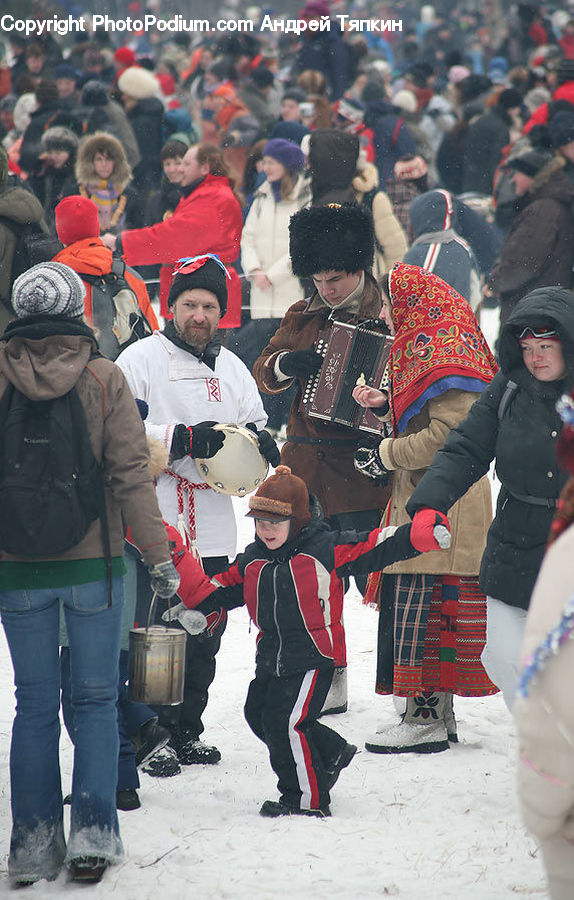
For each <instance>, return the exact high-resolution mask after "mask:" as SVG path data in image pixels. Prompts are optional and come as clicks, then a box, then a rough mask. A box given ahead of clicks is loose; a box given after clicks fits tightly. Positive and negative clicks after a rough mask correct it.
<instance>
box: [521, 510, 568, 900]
mask: <svg viewBox="0 0 574 900" xmlns="http://www.w3.org/2000/svg"><path fill="white" fill-rule="evenodd" d="M573 556H574V526H570V528H568V529H567V530H566V531H565V532H564V534H562V535H561V537H560V538H558V540H557V541H556V543H555V544H553V546H552V547H550V549H549V551H548V553H547V554H546V556H545V558H544V562H543V564H542V568H541V569H540V573H539V575H538V580H537V581H536V585H535V588H534V592H533V594H532V600H531V602H530V608H529V611H528V617H527V619H526V628H525V633H524V642H523V645H522V660H523V661H524V660H526V659H528V658H529V657H530V656H531V654H532V653H533V651H534V650H535V649H536V648H537V647H538V646H539V645H540V644H542V643H543V641H544V640H545V639H546V637H547V635H548V634H549V632H550V631H551V630H552V629H553V628H554V627H555V626H556V625H557V624H558V623H559V621H560V618H561V615H562V612H563V609H564V607H565V605H566V603H567V602H568V601H569V600H570V599H571V597H572V595H573V593H574V568H573V566H572V558H573ZM573 675H574V641H573V640H572V639H570V640H567V641H565V642H564V643H563V644H562V646H561V647H560V649H559V650H558V652H557V653H552V654H551V656H550V658H549V659H548V660H547V661H546V663H545V665H544V667H543V668H542V670H541V671H540V672H539V673H538V674H537V675H535V676H534V678H533V679H532V680H531V681H530V684H529V691H528V695H527V696H526V697H520V696H519V697H517V699H516V702H515V704H514V707H513V710H512V711H513V714H514V718H515V720H516V725H517V728H518V738H519V748H520V760H519V764H518V793H519V798H520V803H521V807H522V815H523V817H524V821H525V823H526V826H527V828H528V829H529V830H530V831H531V832H532V833H533V834H534V835H536V837H537V838H538V839H539V840H540V841H541V846H542V851H543V856H544V863H545V865H546V870H547V873H548V879H549V883H550V888H551V896H552V897H553V898H554V900H557V898H559V900H571V898H572V897H574V703H573V702H572V690H571V685H572V678H573Z"/></svg>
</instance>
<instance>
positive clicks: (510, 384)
mask: <svg viewBox="0 0 574 900" xmlns="http://www.w3.org/2000/svg"><path fill="white" fill-rule="evenodd" d="M517 389H518V385H517V384H516V382H515V381H512V380H511V379H510V378H509V379H508V381H507V382H506V387H505V389H504V393H503V394H502V397H501V398H500V403H499V404H498V421H499V422H501V421H502V417H503V416H504V413H505V412H506V410H507V408H508V404H509V403H510V401H511V400H512V397H513V396H514V394H515V392H516V390H517Z"/></svg>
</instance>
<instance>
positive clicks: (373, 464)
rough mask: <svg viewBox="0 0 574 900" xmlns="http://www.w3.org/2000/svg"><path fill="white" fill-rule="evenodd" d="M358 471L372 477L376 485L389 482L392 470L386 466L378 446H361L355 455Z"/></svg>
mask: <svg viewBox="0 0 574 900" xmlns="http://www.w3.org/2000/svg"><path fill="white" fill-rule="evenodd" d="M353 465H354V466H355V469H356V470H357V472H360V473H361V475H366V476H367V478H371V479H372V480H373V481H374V482H375V484H376V485H380V486H382V485H384V484H388V482H389V476H390V472H389V470H388V469H386V468H385V466H384V465H383V462H382V460H381V457H380V456H379V451H378V449H377V448H376V447H359V449H358V450H356V451H355V455H354V457H353Z"/></svg>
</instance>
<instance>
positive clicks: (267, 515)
mask: <svg viewBox="0 0 574 900" xmlns="http://www.w3.org/2000/svg"><path fill="white" fill-rule="evenodd" d="M247 515H248V516H251V517H252V518H254V519H269V520H270V521H272V522H280V521H281V520H282V519H291V531H290V537H294V536H295V535H296V534H298V533H299V532H300V531H301V529H302V528H304V527H305V525H307V524H308V523H309V521H310V520H311V513H310V512H309V491H308V490H307V485H306V484H305V482H304V481H303V480H302V479H301V478H298V477H297V475H292V474H291V469H290V468H289V466H277V468H276V469H275V474H274V475H272V476H271V477H270V478H266V479H265V481H264V482H263V484H262V485H261V487H260V488H258V490H257V491H256V492H255V493H254V494H253V495H252V496H251V497H250V498H249V512H248V513H247Z"/></svg>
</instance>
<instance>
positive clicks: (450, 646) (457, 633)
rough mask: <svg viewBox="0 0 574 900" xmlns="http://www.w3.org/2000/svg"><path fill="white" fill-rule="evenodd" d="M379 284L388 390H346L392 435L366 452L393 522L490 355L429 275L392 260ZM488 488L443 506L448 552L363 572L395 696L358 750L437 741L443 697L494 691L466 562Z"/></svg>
mask: <svg viewBox="0 0 574 900" xmlns="http://www.w3.org/2000/svg"><path fill="white" fill-rule="evenodd" d="M387 293H388V296H389V298H390V309H389V310H388V311H387V322H388V324H389V326H391V327H392V330H393V331H394V335H395V337H394V341H393V348H392V351H391V356H390V360H389V376H390V381H389V392H388V395H385V394H383V393H381V392H380V391H376V390H375V389H373V388H370V387H368V386H365V387H357V388H355V389H354V392H353V396H354V398H355V400H356V401H357V402H358V403H360V405H362V406H373V407H378V408H379V415H383V416H385V415H386V416H387V417H389V418H390V419H391V421H392V425H393V435H394V436H393V437H390V438H385V439H384V440H383V441H382V442H381V444H380V446H379V448H378V450H377V451H374V452H375V453H376V454H377V459H378V462H379V464H380V473H381V477H383V478H388V477H390V479H391V485H392V495H391V500H390V503H389V506H388V507H387V509H386V510H385V514H384V517H383V523H384V524H385V525H400V524H403V523H404V522H408V521H410V519H409V516H408V514H407V512H406V510H405V505H406V503H407V501H408V499H409V497H410V495H411V493H412V491H413V490H414V488H415V487H416V485H417V483H418V482H419V481H420V479H421V478H422V476H423V475H424V472H425V470H426V468H427V466H428V465H429V464H430V463H431V461H432V459H433V457H434V455H435V453H436V452H437V450H439V449H440V448H441V447H442V446H443V445H444V442H445V441H446V438H447V437H448V434H449V432H450V430H451V429H452V428H454V427H455V426H456V425H458V424H459V423H460V422H461V421H462V420H463V419H464V418H465V417H466V415H467V413H468V411H469V409H470V407H471V406H472V405H473V403H474V401H475V400H476V399H477V397H478V395H479V394H480V393H481V392H482V390H483V389H484V388H485V387H486V386H487V385H488V383H489V382H490V381H491V379H492V377H493V375H494V373H495V372H496V364H495V362H494V359H493V357H492V354H491V353H490V350H489V349H488V346H487V344H486V341H485V339H484V336H483V334H482V332H481V330H480V327H479V325H478V323H477V321H476V318H475V316H474V314H473V312H472V310H471V308H470V306H469V305H468V303H467V302H466V300H464V298H463V297H461V296H460V294H458V293H457V292H456V291H455V290H454V289H453V288H451V287H450V286H449V285H448V284H446V282H444V281H443V280H442V279H441V278H439V277H438V276H436V275H433V274H432V273H430V272H427V271H425V270H423V269H420V268H419V267H418V266H412V265H405V264H403V263H399V264H397V265H396V266H395V267H394V268H393V270H392V271H391V273H390V275H389V278H388V290H387ZM369 452H371V454H372V453H373V451H359V453H358V454H357V460H356V465H357V467H364V464H365V454H369ZM362 454H363V455H362ZM365 468H367V469H368V468H369V467H368V466H366V467H365ZM375 471H376V466H375ZM490 495H491V492H490V485H489V483H488V480H487V478H481V479H480V480H479V481H477V483H476V484H475V485H474V486H473V487H472V488H471V489H470V490H469V491H468V493H467V494H466V495H465V496H464V497H463V498H462V499H461V500H459V502H458V503H456V504H455V506H454V507H453V508H452V510H450V511H449V521H450V528H451V537H452V539H451V546H450V548H449V549H448V550H436V551H432V552H430V553H425V554H424V555H423V556H421V557H417V558H416V559H414V560H410V561H407V562H402V563H397V564H395V565H393V566H390V567H388V568H387V569H386V570H385V572H384V574H383V573H376V574H375V575H374V576H371V582H370V584H369V589H368V592H367V595H366V598H365V599H366V602H371V603H376V605H377V606H378V607H379V609H380V615H379V634H378V654H377V683H376V691H377V693H381V694H388V693H393V694H394V695H395V696H399V697H406V698H407V701H406V711H405V713H404V715H403V717H402V721H401V723H400V724H397V725H390V726H383V727H381V728H380V729H379V730H378V731H377V733H376V734H375V735H374V736H373V737H372V738H371V739H370V740H369V741H368V742H367V744H366V747H367V749H368V750H371V751H373V752H377V753H405V752H415V753H434V752H439V751H440V750H446V749H447V748H448V746H449V740H450V741H456V739H457V735H456V722H455V719H454V713H453V705H452V695H453V694H458V695H461V696H478V695H484V694H492V693H495V691H496V687H495V686H494V685H493V684H492V682H491V681H490V680H489V679H488V677H487V675H486V673H485V671H484V669H483V667H482V664H481V662H480V654H481V651H482V649H483V646H484V642H485V634H486V631H485V629H486V605H485V597H484V595H483V594H482V593H481V591H480V589H479V587H478V571H479V567H480V560H481V556H482V553H483V550H484V546H485V540H486V533H487V530H488V526H489V524H490V521H491V518H492V512H491V496H490Z"/></svg>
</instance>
